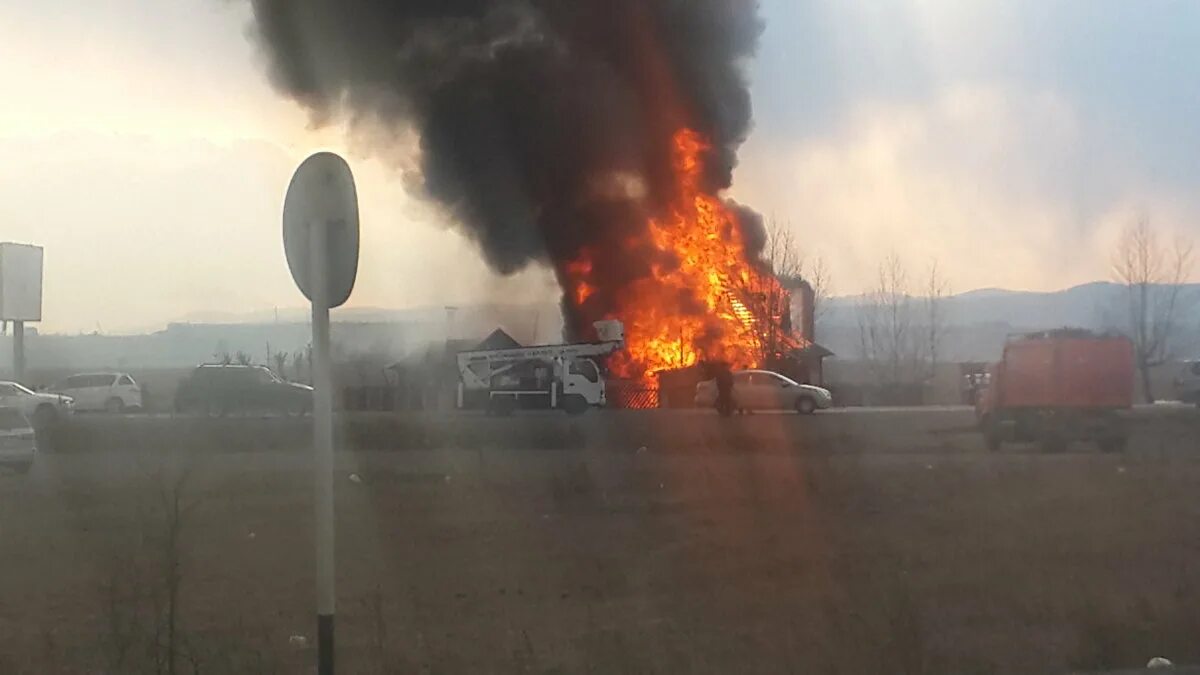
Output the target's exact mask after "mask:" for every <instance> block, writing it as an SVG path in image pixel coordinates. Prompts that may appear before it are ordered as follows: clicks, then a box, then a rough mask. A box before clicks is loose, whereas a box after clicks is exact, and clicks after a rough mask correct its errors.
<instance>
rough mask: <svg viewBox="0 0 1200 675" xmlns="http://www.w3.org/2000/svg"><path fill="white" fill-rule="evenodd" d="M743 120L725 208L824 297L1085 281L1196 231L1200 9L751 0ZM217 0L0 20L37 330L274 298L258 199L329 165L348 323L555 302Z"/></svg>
mask: <svg viewBox="0 0 1200 675" xmlns="http://www.w3.org/2000/svg"><path fill="white" fill-rule="evenodd" d="M763 15H764V18H765V19H766V24H767V29H766V33H765V34H764V36H763V40H762V44H761V48H760V54H759V58H758V60H757V61H756V62H755V63H754V64H752V65H751V69H752V70H751V74H752V77H753V81H754V85H753V99H754V106H755V117H756V129H755V131H754V134H753V136H752V137H751V140H750V142H749V143H748V144H747V145H746V147H745V148H744V150H743V152H742V164H741V166H740V168H739V169H738V172H737V174H736V177H735V187H734V195H735V196H736V197H737V198H738V199H739V200H741V201H745V202H747V203H749V204H751V205H753V206H755V207H756V208H758V209H759V210H760V211H762V212H763V213H765V214H768V215H770V216H773V217H775V218H778V219H780V220H782V221H785V222H787V223H788V224H789V225H790V226H791V227H792V228H793V229H794V230H795V232H796V234H797V236H798V237H799V238H800V239H801V241H802V242H804V244H805V247H806V248H807V249H808V250H809V251H810V252H811V253H812V254H814V255H816V254H819V255H821V256H823V257H824V258H825V259H826V261H827V263H828V266H829V267H830V268H831V270H832V272H833V276H834V284H835V290H836V291H837V292H839V293H853V292H857V291H859V290H861V289H862V288H863V287H864V286H865V285H866V284H869V283H870V280H871V278H872V276H873V275H874V273H875V268H876V266H877V265H878V262H879V259H880V258H881V257H882V256H883V255H885V254H886V253H887V252H888V251H892V250H894V251H896V252H897V253H898V254H899V255H901V256H902V257H903V258H904V259H905V260H907V261H908V264H909V266H910V267H911V268H912V269H913V270H914V274H915V272H916V270H918V269H919V268H922V267H923V266H925V265H927V264H928V263H929V261H931V260H933V259H934V258H936V259H938V260H939V263H940V265H941V267H942V269H943V271H944V272H945V273H946V274H947V276H948V277H949V279H950V282H951V283H952V285H953V288H954V289H955V290H968V289H972V288H980V287H1006V288H1021V289H1045V290H1052V289H1057V288H1062V287H1066V286H1070V285H1073V284H1077V283H1082V282H1086V281H1091V280H1096V279H1104V278H1107V277H1108V276H1109V272H1108V260H1109V249H1110V248H1111V246H1112V241H1113V239H1114V238H1115V235H1116V232H1117V230H1118V229H1119V228H1120V227H1121V226H1123V225H1124V224H1125V223H1127V222H1128V221H1129V220H1131V219H1132V218H1134V217H1136V216H1137V214H1139V213H1145V214H1147V215H1149V216H1150V217H1151V218H1152V220H1153V221H1154V222H1155V223H1156V224H1157V225H1159V226H1160V227H1161V228H1162V229H1164V230H1173V231H1177V232H1181V233H1186V234H1189V235H1200V190H1198V189H1197V187H1198V186H1200V77H1198V72H1200V2H1193V1H1191V0H1177V1H1175V2H1171V1H1167V0H1158V1H1136V0H1128V1H1124V2H1119V1H1117V0H1076V1H1070V2H1068V1H1062V2H1054V1H1049V0H1029V1H1027V2H1018V1H1014V0H994V1H993V2H986V1H983V0H977V1H974V2H969V3H968V2H962V1H961V0H890V1H889V0H875V1H872V2H845V1H844V0H824V1H817V0H813V1H809V0H764V2H763ZM247 23H248V12H247V9H246V7H245V6H244V5H243V4H241V3H240V2H237V1H235V0H173V1H172V2H153V3H151V2H144V1H139V0H58V1H57V2H54V3H46V2H40V1H36V0H7V1H6V2H5V3H3V4H2V5H0V64H3V66H2V67H0V91H2V92H3V103H0V157H3V163H2V164H0V240H5V241H20V242H29V243H36V244H40V245H43V246H45V247H46V278H45V303H44V306H45V311H44V314H45V321H44V322H43V326H42V330H45V331H66V332H75V331H92V330H101V331H104V332H119V331H127V330H140V329H153V328H156V327H161V326H162V325H164V324H165V323H166V322H167V321H171V320H176V319H180V318H184V317H187V316H189V315H193V314H196V313H201V312H210V311H218V312H233V313H238V312H248V311H253V310H261V309H269V308H271V307H276V306H278V307H294V306H299V305H301V304H302V298H301V297H300V296H299V294H298V293H297V291H295V290H294V287H293V285H292V282H291V279H290V277H289V275H288V272H287V268H286V263H285V261H284V258H283V253H282V248H281V243H280V235H279V208H280V204H281V202H282V197H283V192H284V189H285V187H286V184H287V181H288V178H289V176H290V174H291V171H292V170H293V169H294V167H295V165H296V164H297V163H298V162H299V161H300V160H301V159H303V157H304V156H306V155H307V154H308V153H309V152H311V151H313V150H315V149H322V148H328V149H333V150H337V151H340V152H344V153H347V155H348V156H349V157H350V159H351V163H352V165H353V167H354V170H355V173H356V177H357V179H358V183H359V191H360V199H361V202H362V206H361V210H362V218H363V256H362V261H361V266H360V281H359V285H358V287H357V288H356V290H355V295H354V297H353V299H352V300H351V304H352V305H356V306H383V307H406V306H421V305H434V306H437V305H442V304H447V303H465V302H470V301H473V300H479V299H486V298H489V297H504V296H506V295H509V296H510V295H512V294H513V293H516V294H519V295H520V296H522V297H529V298H550V297H553V296H554V295H555V290H554V289H553V287H552V284H551V283H550V281H549V279H548V277H547V275H546V274H544V273H540V272H538V271H530V272H528V273H525V274H523V275H521V276H520V277H519V278H516V279H509V280H500V281H498V280H496V279H494V278H492V277H491V275H490V274H488V273H487V271H486V270H485V269H484V266H483V264H482V263H481V262H480V260H479V258H478V256H477V255H476V254H475V253H474V251H473V250H472V248H471V246H470V245H469V244H468V243H466V242H465V241H464V240H462V239H461V238H460V237H459V236H457V235H456V234H454V232H453V231H452V230H450V229H448V228H447V227H446V225H445V223H443V222H441V220H440V219H439V216H438V214H437V212H436V210H434V209H432V208H430V207H428V206H427V205H424V204H421V203H419V202H418V201H415V200H412V199H410V198H408V197H407V196H406V195H405V194H404V193H403V191H402V190H401V188H400V186H399V183H398V181H396V180H394V178H393V176H392V175H391V173H390V172H389V170H388V168H387V167H386V166H384V165H382V164H381V163H379V162H378V161H376V160H375V159H373V158H372V157H370V155H369V153H366V152H363V150H364V149H363V148H356V147H349V146H348V145H347V144H346V142H345V141H344V140H343V137H342V135H341V134H340V133H339V130H338V129H325V130H321V131H314V130H310V129H308V128H307V125H306V118H305V115H304V114H303V113H302V112H301V111H300V110H298V109H297V108H296V107H295V106H294V105H292V104H290V103H288V102H285V101H283V100H281V99H280V98H279V97H278V96H276V94H275V93H274V92H273V91H272V90H271V88H270V87H269V86H268V84H267V82H266V78H265V76H264V75H263V69H262V67H261V63H260V59H259V57H258V55H257V52H256V48H255V47H254V45H253V44H252V43H251V42H250V41H249V40H248V39H247V37H246V35H247V31H246V26H247Z"/></svg>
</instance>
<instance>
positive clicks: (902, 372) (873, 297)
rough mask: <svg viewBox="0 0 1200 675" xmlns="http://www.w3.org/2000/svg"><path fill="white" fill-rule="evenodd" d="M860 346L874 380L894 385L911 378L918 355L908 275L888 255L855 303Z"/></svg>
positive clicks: (897, 257) (901, 266) (893, 258)
mask: <svg viewBox="0 0 1200 675" xmlns="http://www.w3.org/2000/svg"><path fill="white" fill-rule="evenodd" d="M857 309H858V333H859V346H860V347H861V349H862V357H863V360H864V361H866V363H867V366H868V368H870V370H871V371H872V374H873V376H874V378H875V379H876V381H878V382H880V383H882V384H885V385H896V384H900V383H902V382H909V381H911V380H912V379H913V377H912V369H913V366H914V365H915V363H916V361H917V359H918V354H917V349H916V344H917V342H916V340H915V338H914V335H913V332H914V331H913V304H912V295H911V294H910V289H909V286H908V272H907V271H906V270H905V269H904V265H903V264H902V263H901V262H900V258H899V256H897V255H896V254H895V253H890V254H888V256H887V257H886V258H884V260H883V262H881V263H880V265H879V271H878V276H877V278H876V280H875V285H874V286H873V287H872V288H871V290H869V291H868V292H867V293H864V294H863V296H862V298H861V299H860V301H859V304H858V308H857Z"/></svg>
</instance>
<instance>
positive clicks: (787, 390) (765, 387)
mask: <svg viewBox="0 0 1200 675" xmlns="http://www.w3.org/2000/svg"><path fill="white" fill-rule="evenodd" d="M695 403H696V407H697V408H712V407H714V406H715V405H716V404H717V383H716V381H715V380H705V381H704V382H701V383H700V384H697V385H696V400H695ZM832 406H833V395H832V394H830V393H829V390H828V389H823V388H821V387H815V386H813V385H811V384H800V383H799V382H796V381H795V380H793V379H791V378H789V377H785V376H783V375H780V374H779V373H775V372H772V371H769V370H739V371H736V372H734V373H733V407H734V408H735V409H737V410H795V411H796V412H798V413H800V414H802V415H811V414H812V413H814V412H816V411H818V410H824V409H826V408H829V407H832Z"/></svg>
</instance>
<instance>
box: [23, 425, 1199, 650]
mask: <svg viewBox="0 0 1200 675" xmlns="http://www.w3.org/2000/svg"><path fill="white" fill-rule="evenodd" d="M920 414H924V415H929V416H931V419H933V420H936V421H935V422H933V423H932V426H931V423H929V422H927V421H926V422H917V421H914V420H913V419H912V418H911V417H910V415H920ZM630 415H635V414H632V413H631V414H630ZM886 415H892V416H893V417H886ZM958 415H959V413H947V414H945V415H942V416H940V417H939V414H937V413H878V414H876V415H875V416H871V414H861V415H842V416H840V417H841V418H844V419H842V420H839V416H838V415H830V416H826V417H824V418H822V417H820V416H818V417H817V418H814V419H811V420H804V419H801V418H797V417H792V416H787V417H782V416H755V417H751V418H745V419H738V420H734V421H732V422H731V423H729V424H722V423H721V422H719V421H718V420H716V419H715V418H713V417H710V416H702V415H698V414H686V413H685V414H666V413H664V414H649V415H646V416H640V417H639V416H629V417H627V416H616V417H606V416H600V415H597V416H592V417H589V418H585V420H583V421H561V420H560V418H557V417H556V418H552V419H551V418H546V419H545V422H546V423H545V424H539V425H536V426H540V427H542V429H541V433H542V436H541V437H540V438H541V441H542V444H541V445H539V444H538V443H537V442H531V444H530V448H529V449H513V448H504V447H499V446H502V445H505V443H503V442H499V441H495V435H496V431H497V429H498V428H500V427H494V426H493V425H494V424H495V425H501V427H502V426H503V425H509V426H510V429H511V428H513V427H516V426H517V425H520V427H519V428H520V429H521V430H522V431H521V432H519V433H518V434H515V435H516V436H518V437H519V438H520V439H521V441H522V442H525V441H537V440H538V439H539V436H538V430H537V428H536V427H535V426H534V425H531V420H530V419H522V418H515V419H513V420H481V419H470V418H468V419H465V420H464V419H459V420H457V422H454V423H447V425H448V426H449V427H456V428H461V427H472V426H474V425H480V426H481V427H482V428H484V429H485V430H487V433H486V434H484V433H479V434H477V435H471V434H475V432H470V431H462V430H460V431H459V432H456V433H459V434H460V435H459V436H457V437H455V438H456V439H457V440H458V441H459V442H462V441H463V440H464V439H470V438H478V439H483V438H488V437H491V438H492V439H493V442H492V444H491V445H486V444H484V443H482V442H481V443H477V444H476V446H475V447H469V446H466V445H460V446H459V447H454V448H451V447H445V446H442V445H440V444H438V448H437V449H415V448H414V447H411V446H416V445H419V444H418V443H415V442H413V443H395V444H394V445H395V448H394V449H399V450H403V451H398V452H363V453H353V454H346V455H344V456H342V457H341V458H340V460H339V462H340V464H339V471H338V475H339V476H340V482H339V484H338V517H339V528H340V529H339V539H338V555H339V576H340V578H339V603H340V604H339V608H338V611H339V614H338V638H339V659H340V664H339V665H340V666H341V668H342V672H348V673H412V672H416V673H420V672H428V673H452V672H498V673H575V672H594V673H614V672H646V673H648V672H658V673H679V672H712V673H728V672H815V673H876V672H878V673H884V672H886V673H1014V672H1020V673H1063V672H1068V671H1070V670H1072V669H1077V670H1100V669H1104V668H1112V667H1123V666H1134V665H1140V664H1142V663H1145V661H1146V659H1148V658H1150V657H1151V656H1154V655H1160V654H1161V655H1165V656H1169V657H1171V658H1172V659H1174V660H1175V661H1176V662H1197V661H1200V641H1198V640H1196V639H1195V637H1194V636H1195V635H1197V634H1200V609H1197V608H1200V597H1198V594H1200V555H1197V554H1198V553H1200V518H1198V517H1197V516H1198V515H1200V497H1198V496H1197V492H1198V491H1197V490H1196V489H1195V486H1196V484H1197V482H1198V479H1200V462H1198V461H1197V460H1196V458H1195V457H1193V456H1192V453H1193V452H1194V450H1195V448H1194V439H1195V438H1196V436H1189V435H1188V433H1189V432H1190V431H1192V430H1194V426H1188V425H1189V424H1192V421H1191V418H1187V420H1184V421H1179V420H1176V421H1175V423H1176V426H1175V427H1170V426H1169V425H1168V424H1167V422H1166V421H1164V420H1149V421H1145V422H1144V424H1143V425H1142V426H1140V427H1139V432H1138V436H1137V438H1136V439H1135V443H1134V446H1133V449H1132V450H1131V452H1130V453H1127V454H1126V455H1121V456H1106V455H1100V454H1098V453H1095V452H1091V451H1086V452H1077V453H1071V454H1065V455H1057V456H1045V455H1039V454H1035V453H1032V452H1025V451H1021V450H1016V451H1013V452H1006V453H1002V454H999V455H988V454H986V453H984V452H983V451H982V450H981V449H980V448H979V446H978V443H977V441H976V439H974V438H973V437H970V436H963V435H957V434H953V433H951V432H949V431H947V429H948V428H949V427H947V426H946V425H948V424H951V423H953V422H955V420H956V419H957V416H958ZM921 419H926V418H921ZM246 422H247V423H249V421H248V420H247V421H246ZM230 423H233V422H230ZM238 423H240V422H238ZM362 423H363V424H366V422H362ZM391 423H394V424H396V425H400V427H399V428H400V429H403V430H405V431H408V432H412V431H413V429H414V428H413V427H411V426H408V425H412V424H415V422H413V421H412V420H403V419H402V420H399V421H394V420H393V421H392V422H391ZM98 424H107V422H100V423H98ZM374 424H382V422H379V421H377V420H376V421H372V422H371V425H374ZM368 426H370V425H368ZM951 426H952V424H951ZM371 428H374V427H371ZM384 428H385V429H391V430H393V431H395V429H396V428H397V427H391V426H387V427H384ZM198 429H199V427H193V428H191V434H192V436H193V437H194V436H196V435H197V434H198V433H199V432H198ZM1168 429H1169V430H1168ZM931 431H932V432H936V433H930V432H931ZM355 433H360V434H363V435H364V437H366V436H371V435H372V434H371V433H367V432H366V431H363V430H362V429H361V428H360V429H359V430H358V431H357V432H355ZM372 433H374V432H372ZM446 433H449V432H448V431H446V430H445V429H442V430H440V431H436V432H435V431H428V434H429V436H427V437H426V438H435V439H444V438H446V436H443V435H438V434H446ZM461 434H468V435H461ZM521 434H524V435H521ZM889 436H890V437H891V438H893V439H894V440H893V441H892V442H891V443H890V444H889V443H888V442H887V441H886V437H889ZM201 437H203V436H202V435H201ZM673 438H674V439H677V440H676V441H674V442H672V441H671V440H670V439H673ZM678 439H685V440H686V442H683V441H681V440H678ZM209 440H210V442H211V440H212V439H211V438H210V439H209ZM376 443H377V444H378V445H381V446H382V445H385V444H384V443H383V442H382V441H378V440H377V441H376ZM555 443H558V447H552V446H553V445H554V444H555ZM196 444H197V445H196V447H199V441H196ZM405 448H407V449H405ZM39 461H40V464H39V465H38V466H37V467H35V469H34V472H33V473H32V474H31V475H30V476H29V477H28V479H20V478H17V477H9V476H4V477H2V478H0V498H2V499H3V500H4V504H5V508H4V509H3V511H2V512H0V532H3V533H4V538H5V539H4V546H3V547H2V548H0V569H3V570H4V572H5V573H4V574H3V575H0V607H3V612H2V613H0V654H2V655H3V656H0V671H2V672H6V673H7V672H12V673H48V672H78V673H85V672H86V673H94V672H128V673H141V672H168V670H166V669H165V667H164V665H163V663H164V662H163V651H162V649H163V640H162V630H163V626H164V623H163V616H164V614H163V611H164V607H165V605H164V598H165V597H166V596H167V595H169V593H170V588H169V584H167V581H169V579H170V572H169V570H170V569H172V567H171V565H170V564H169V558H170V555H171V553H170V551H171V550H172V549H171V548H170V547H168V546H165V545H164V541H165V540H164V538H163V537H164V536H165V535H169V533H170V531H171V526H170V523H171V522H172V519H171V514H172V513H174V511H173V509H172V506H171V505H172V504H174V503H175V502H174V500H173V498H172V495H177V496H179V497H180V501H179V503H180V504H182V505H184V506H185V507H186V515H185V517H184V518H183V519H182V521H180V523H181V525H182V526H181V527H179V528H177V530H176V534H177V535H178V548H177V551H178V571H179V577H178V579H179V585H178V588H177V589H176V591H177V593H178V616H177V622H178V623H177V631H178V634H177V645H178V649H179V652H178V657H179V661H178V663H177V666H176V672H180V673H192V672H201V673H257V672H262V673H294V672H303V671H304V669H305V668H306V667H307V666H308V665H309V664H310V663H311V662H312V660H313V654H312V653H311V651H310V650H311V642H309V643H307V644H301V645H297V644H291V643H290V642H289V638H290V636H292V635H300V636H305V637H308V638H311V636H312V623H313V619H312V616H311V613H312V596H313V592H312V577H311V573H312V572H311V563H310V560H311V556H310V551H311V544H310V542H311V540H310V531H311V513H310V512H311V502H310V489H311V487H310V479H309V474H308V473H307V469H308V467H307V464H306V462H305V461H304V457H303V455H302V454H299V453H295V452H286V451H278V452H259V453H214V452H209V453H201V454H200V455H193V456H192V457H190V458H188V462H186V463H185V464H179V463H176V461H177V460H175V459H172V460H170V461H165V460H163V459H162V458H160V457H155V456H154V455H153V454H152V453H149V452H144V451H139V452H133V453H124V452H102V453H93V454H64V455H48V456H45V457H42V458H40V460H39ZM184 466H186V467H188V468H187V471H186V476H187V480H186V481H183V482H177V481H178V478H179V477H180V476H181V475H184V472H182V468H181V467H184ZM351 473H354V474H356V475H357V476H358V477H359V480H358V481H357V482H352V481H350V480H348V478H347V477H348V476H349V474H351ZM180 513H183V512H182V511H181V512H180ZM156 636H157V637H156Z"/></svg>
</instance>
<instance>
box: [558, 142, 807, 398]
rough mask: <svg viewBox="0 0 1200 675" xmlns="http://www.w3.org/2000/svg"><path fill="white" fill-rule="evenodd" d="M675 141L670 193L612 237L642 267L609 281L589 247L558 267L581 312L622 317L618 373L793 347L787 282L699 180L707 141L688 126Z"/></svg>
mask: <svg viewBox="0 0 1200 675" xmlns="http://www.w3.org/2000/svg"><path fill="white" fill-rule="evenodd" d="M672 142H673V148H672V168H673V171H674V178H675V182H676V185H675V188H676V190H675V195H676V196H675V198H674V200H673V202H672V203H671V204H670V207H669V208H668V209H667V210H666V212H665V213H663V214H662V215H660V216H658V217H654V218H651V219H650V222H649V223H648V227H646V228H641V230H640V231H639V234H638V235H637V236H634V237H630V238H629V239H627V240H624V241H621V242H619V245H620V246H621V248H622V250H621V251H619V252H617V254H618V255H621V256H627V257H631V258H632V257H641V258H643V259H645V260H646V261H647V266H648V269H649V274H648V275H645V276H643V277H641V278H638V279H636V280H634V281H632V282H630V283H626V284H624V285H622V286H620V287H619V288H615V289H613V288H606V286H605V279H604V278H603V276H602V275H601V274H600V273H599V271H598V270H597V266H596V264H595V261H594V260H593V256H594V255H595V252H594V251H590V250H586V249H585V250H584V251H582V252H581V254H580V255H579V256H578V257H577V258H576V259H574V260H571V261H569V262H568V263H566V264H565V265H564V266H563V270H562V272H561V274H560V277H561V278H562V279H563V285H564V287H565V288H564V291H565V295H566V298H567V301H568V302H569V303H570V304H571V305H572V306H573V309H574V310H576V313H577V314H578V315H580V316H583V317H587V318H588V320H595V319H601V318H604V319H619V320H621V321H623V322H624V324H625V334H626V340H627V349H626V350H625V351H624V352H623V353H621V354H618V355H617V356H615V357H614V358H613V359H612V360H610V361H609V364H608V366H609V369H610V371H611V372H612V373H613V374H614V375H615V376H617V377H621V378H629V379H649V378H650V377H652V376H653V374H654V373H656V372H659V371H663V370H675V369H680V368H686V367H689V366H693V365H696V364H697V363H699V362H701V361H723V362H726V363H729V364H731V365H733V366H735V367H742V368H748V367H755V366H758V365H761V364H762V362H763V361H764V360H765V359H766V358H768V356H769V355H770V354H772V353H773V352H778V351H780V350H782V349H786V348H789V347H794V346H796V345H795V340H796V338H795V337H793V336H792V335H791V331H790V330H789V329H788V325H789V321H788V318H787V317H788V308H789V304H790V300H789V296H788V293H787V291H786V290H785V289H783V287H782V286H781V284H780V283H779V281H778V280H777V279H776V278H775V276H774V275H773V274H772V273H771V271H770V269H769V266H768V265H766V264H764V263H763V262H762V261H759V260H754V259H752V258H751V256H750V255H749V254H748V251H749V250H750V248H751V247H750V246H749V243H748V242H747V240H746V232H745V229H744V227H743V224H742V222H741V221H740V220H739V216H738V214H737V213H736V212H735V211H734V210H733V209H731V208H730V207H729V205H728V204H727V203H726V202H725V201H724V200H723V199H722V198H721V197H720V196H719V195H715V194H709V193H707V192H706V191H704V190H703V189H702V187H701V185H702V179H701V177H702V175H703V170H704V166H703V161H704V156H705V153H706V152H707V151H708V150H709V146H708V144H707V143H706V142H705V140H704V139H703V138H702V137H701V135H700V134H698V133H696V132H694V131H692V130H690V129H681V130H679V131H678V132H676V133H675V134H674V137H673V139H672ZM608 253H610V254H611V253H612V252H608ZM610 286H611V284H610ZM598 291H600V292H598ZM600 297H603V301H604V306H603V307H600V306H599V304H598V300H599V298H600Z"/></svg>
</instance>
